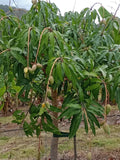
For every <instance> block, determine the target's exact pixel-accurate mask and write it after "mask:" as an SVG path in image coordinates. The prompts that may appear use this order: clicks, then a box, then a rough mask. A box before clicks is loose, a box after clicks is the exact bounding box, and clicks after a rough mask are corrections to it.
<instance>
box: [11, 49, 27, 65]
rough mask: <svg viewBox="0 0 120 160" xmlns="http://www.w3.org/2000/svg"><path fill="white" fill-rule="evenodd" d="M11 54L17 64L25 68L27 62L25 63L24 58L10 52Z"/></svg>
mask: <svg viewBox="0 0 120 160" xmlns="http://www.w3.org/2000/svg"><path fill="white" fill-rule="evenodd" d="M11 54H12V56H13V57H14V58H15V59H16V60H17V61H18V62H19V63H21V64H23V65H24V66H26V64H27V62H26V60H25V58H24V57H23V56H22V55H21V54H20V53H18V52H13V51H11Z"/></svg>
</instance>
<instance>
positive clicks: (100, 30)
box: [0, 1, 120, 138]
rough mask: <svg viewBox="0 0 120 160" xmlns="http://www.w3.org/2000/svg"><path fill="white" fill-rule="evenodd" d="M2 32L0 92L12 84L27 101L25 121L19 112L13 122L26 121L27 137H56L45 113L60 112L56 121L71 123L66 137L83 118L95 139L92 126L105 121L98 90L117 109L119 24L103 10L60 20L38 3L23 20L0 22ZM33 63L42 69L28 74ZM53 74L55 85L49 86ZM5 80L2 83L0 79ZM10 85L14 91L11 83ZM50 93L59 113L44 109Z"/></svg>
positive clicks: (55, 11)
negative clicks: (58, 103) (59, 99)
mask: <svg viewBox="0 0 120 160" xmlns="http://www.w3.org/2000/svg"><path fill="white" fill-rule="evenodd" d="M0 13H1V14H0V17H1V18H2V17H3V16H6V14H5V13H4V12H3V11H2V10H0ZM101 19H102V21H101ZM103 20H104V21H103ZM0 29H1V37H0V50H1V51H3V50H5V49H8V50H7V51H6V52H4V53H2V54H0V73H2V74H1V78H0V88H1V89H2V90H3V91H4V85H5V84H7V86H10V83H11V84H16V85H17V86H18V87H19V88H18V90H19V98H20V99H21V100H22V101H24V102H29V103H30V109H29V114H30V122H29V123H28V122H27V121H24V119H25V115H23V113H22V112H16V113H15V114H14V116H15V117H16V120H15V121H14V122H16V123H21V122H24V125H23V126H24V130H25V133H26V135H27V136H28V135H31V136H32V135H33V133H36V134H37V136H38V135H39V134H40V132H41V131H43V130H44V131H49V132H54V133H58V129H57V128H56V127H55V126H54V125H53V123H52V118H51V116H50V115H49V114H48V113H49V110H50V111H53V112H60V117H59V118H62V117H65V118H67V119H69V120H70V121H71V126H70V134H69V137H70V138H71V137H73V136H74V135H75V134H76V132H77V130H78V128H79V125H80V124H81V121H82V120H83V121H84V126H85V131H86V132H87V133H88V130H89V128H91V130H92V132H93V134H94V135H95V134H96V128H95V127H96V126H97V127H100V125H99V122H98V120H97V118H96V117H97V116H99V117H103V113H104V108H103V107H102V106H101V105H100V104H98V102H97V101H98V95H99V91H100V89H101V90H102V99H101V103H104V101H105V99H106V88H107V92H108V93H109V99H108V101H113V99H115V101H116V102H117V104H118V107H119V109H120V98H119V97H120V87H119V86H120V73H119V70H120V47H119V44H120V35H119V34H118V33H119V31H120V20H119V18H117V17H115V16H113V15H112V14H110V13H109V12H108V11H107V10H106V9H105V8H104V7H100V8H99V9H98V11H97V10H95V9H94V10H91V9H89V8H85V9H84V10H82V11H81V12H80V13H78V12H68V13H65V15H64V16H61V14H60V11H59V9H58V8H57V6H56V5H55V4H54V3H48V2H45V1H40V2H38V3H37V4H36V5H33V6H32V7H31V9H30V11H28V12H27V13H26V14H25V15H23V16H22V18H21V20H19V19H18V18H16V17H13V16H7V17H6V18H4V19H3V20H1V23H0ZM29 31H30V32H29ZM28 35H29V37H28ZM29 38H30V39H29ZM38 44H39V45H38ZM36 63H40V64H41V65H42V67H41V68H35V70H34V71H33V72H30V69H32V66H33V64H34V65H35V64H36ZM29 67H30V68H29ZM25 69H27V70H26V73H25ZM51 75H52V76H53V78H54V82H53V83H52V84H49V76H51ZM5 76H6V77H7V78H5V79H6V83H5V84H3V83H2V81H1V79H3V78H4V77H5ZM14 77H15V79H14ZM13 81H15V82H14V83H13ZM9 82H10V83H9ZM46 85H47V90H46ZM12 87H13V89H14V90H16V89H15V85H13V86H12ZM7 89H8V87H7ZM48 89H52V90H57V91H58V95H60V96H62V97H63V104H62V107H61V109H56V108H55V106H52V105H51V106H50V107H49V108H47V107H46V106H45V104H44V102H45V101H46V99H45V98H46V95H47V94H46V92H47V91H48ZM16 92H17V90H16ZM31 92H33V93H34V94H33V95H34V97H37V98H39V97H40V98H41V102H40V104H38V105H35V104H34V99H35V98H34V99H32V100H31V98H30V95H29V94H30V93H31ZM49 98H50V99H51V100H52V98H53V97H52V96H50V97H49ZM43 104H44V105H43ZM45 119H46V120H45ZM39 120H40V122H39Z"/></svg>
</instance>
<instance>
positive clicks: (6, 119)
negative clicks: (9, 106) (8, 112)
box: [0, 116, 13, 124]
mask: <svg viewBox="0 0 120 160" xmlns="http://www.w3.org/2000/svg"><path fill="white" fill-rule="evenodd" d="M12 120H13V117H12V116H8V117H0V123H2V124H6V123H11V122H12Z"/></svg>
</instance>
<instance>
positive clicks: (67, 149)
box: [0, 108, 120, 160]
mask: <svg viewBox="0 0 120 160" xmlns="http://www.w3.org/2000/svg"><path fill="white" fill-rule="evenodd" d="M11 120H12V116H7V117H3V116H2V114H0V160H8V159H11V160H17V159H18V160H37V154H38V151H37V148H38V138H37V137H36V136H33V137H26V136H25V134H24V131H23V129H22V128H21V127H20V126H18V125H17V124H14V123H11ZM108 124H109V125H110V129H111V134H110V135H106V134H105V133H104V132H103V129H102V128H101V129H97V136H95V137H94V136H93V135H91V134H90V135H86V133H85V131H84V128H83V125H81V127H80V129H79V131H78V132H77V138H76V139H77V146H76V147H77V159H76V160H88V159H89V158H88V154H90V153H91V155H92V158H91V160H120V112H119V111H118V110H116V109H115V108H113V110H112V111H111V113H110V114H109V116H108ZM69 125H70V124H69V121H62V122H61V123H60V124H59V127H60V130H62V131H66V130H67V131H68V128H69ZM51 137H52V134H49V133H43V135H42V138H41V139H42V140H41V160H50V158H49V153H50V142H51ZM89 152H90V153H89ZM58 160H74V145H73V139H68V138H60V139H59V149H58Z"/></svg>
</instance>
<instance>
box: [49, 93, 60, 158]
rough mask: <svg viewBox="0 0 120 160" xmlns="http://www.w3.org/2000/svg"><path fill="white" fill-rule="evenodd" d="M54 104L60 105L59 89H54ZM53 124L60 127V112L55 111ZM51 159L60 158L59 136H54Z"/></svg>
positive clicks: (55, 105)
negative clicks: (58, 100) (58, 101)
mask: <svg viewBox="0 0 120 160" xmlns="http://www.w3.org/2000/svg"><path fill="white" fill-rule="evenodd" d="M52 105H53V106H54V107H57V106H58V103H57V90H52ZM52 116H53V124H54V125H55V126H56V127H58V119H57V118H58V113H56V112H53V113H52ZM50 156H51V160H57V158H58V137H52V141H51V151H50Z"/></svg>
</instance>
